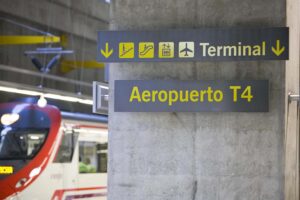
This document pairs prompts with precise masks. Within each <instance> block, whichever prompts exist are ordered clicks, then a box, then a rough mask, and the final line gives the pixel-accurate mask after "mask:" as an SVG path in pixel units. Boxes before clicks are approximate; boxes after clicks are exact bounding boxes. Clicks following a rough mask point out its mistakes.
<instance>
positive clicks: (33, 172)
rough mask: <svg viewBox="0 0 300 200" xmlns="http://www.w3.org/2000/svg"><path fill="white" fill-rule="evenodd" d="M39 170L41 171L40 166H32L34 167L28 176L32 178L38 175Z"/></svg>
mask: <svg viewBox="0 0 300 200" xmlns="http://www.w3.org/2000/svg"><path fill="white" fill-rule="evenodd" d="M40 172H41V168H40V167H37V168H34V169H33V170H32V171H31V172H30V174H29V177H30V178H33V177H35V176H37V175H39V173H40Z"/></svg>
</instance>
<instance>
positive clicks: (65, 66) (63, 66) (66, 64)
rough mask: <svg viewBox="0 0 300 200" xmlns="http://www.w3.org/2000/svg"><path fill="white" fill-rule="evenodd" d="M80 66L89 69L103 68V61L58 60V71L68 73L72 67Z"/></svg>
mask: <svg viewBox="0 0 300 200" xmlns="http://www.w3.org/2000/svg"><path fill="white" fill-rule="evenodd" d="M82 67H83V68H90V69H101V68H104V63H100V62H97V61H95V60H82V61H80V60H62V61H61V62H60V71H61V72H62V73H68V72H70V71H72V70H74V69H78V68H82Z"/></svg>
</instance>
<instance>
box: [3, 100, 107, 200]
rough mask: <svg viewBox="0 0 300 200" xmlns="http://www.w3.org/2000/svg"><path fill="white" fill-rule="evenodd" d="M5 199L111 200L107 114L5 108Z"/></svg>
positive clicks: (6, 105)
mask: <svg viewBox="0 0 300 200" xmlns="http://www.w3.org/2000/svg"><path fill="white" fill-rule="evenodd" d="M0 118H1V123H0V199H9V200H13V199H20V200H41V199H51V200H62V199H63V200H70V199H89V200H91V199H101V200H104V199H106V193H107V188H106V185H107V137H108V131H107V116H98V115H97V116H96V115H87V114H78V113H69V112H61V111H60V110H59V109H58V108H56V107H54V106H49V105H48V106H46V107H43V108H41V107H39V106H38V105H36V104H33V103H4V104H0Z"/></svg>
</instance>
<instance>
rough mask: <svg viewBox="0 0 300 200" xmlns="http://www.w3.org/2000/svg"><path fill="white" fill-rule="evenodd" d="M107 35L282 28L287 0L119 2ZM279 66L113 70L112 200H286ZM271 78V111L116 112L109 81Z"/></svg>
mask: <svg viewBox="0 0 300 200" xmlns="http://www.w3.org/2000/svg"><path fill="white" fill-rule="evenodd" d="M111 22H112V25H111V28H112V29H113V30H161V29H173V28H199V27H224V26H225V27H231V26H239V27H243V26H252V27H266V26H267V27H272V26H285V1H284V0H264V1H261V0H243V1H240V0H163V1H161V0H151V1H149V0H115V1H112V4H111ZM284 67H285V62H283V61H249V62H182V63H122V64H111V65H110V102H111V103H110V110H109V133H110V134H109V175H108V176H109V178H108V179H109V180H108V199H109V200H141V199H143V200H169V199H170V200H233V199H236V200H241V199H245V200H258V199H262V200H282V199H283V196H284V195H283V194H284V184H283V183H284V182H283V180H284V177H283V171H284V170H283V162H284V158H283V137H284V128H283V127H284V95H285V94H284V83H285V78H284V77H285V68H284ZM151 79H163V80H167V79H174V80H217V79H220V80H251V79H253V80H255V79H268V80H270V111H269V112H268V113H230V112H229V113H207V112H203V113H115V112H114V111H113V110H114V108H113V105H114V103H113V102H114V97H113V93H114V80H151Z"/></svg>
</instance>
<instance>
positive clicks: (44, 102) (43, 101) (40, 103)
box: [37, 95, 47, 108]
mask: <svg viewBox="0 0 300 200" xmlns="http://www.w3.org/2000/svg"><path fill="white" fill-rule="evenodd" d="M37 105H38V106H39V107H41V108H44V107H45V106H46V105H47V100H46V99H45V97H44V95H41V97H40V98H39V100H38V102H37Z"/></svg>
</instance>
